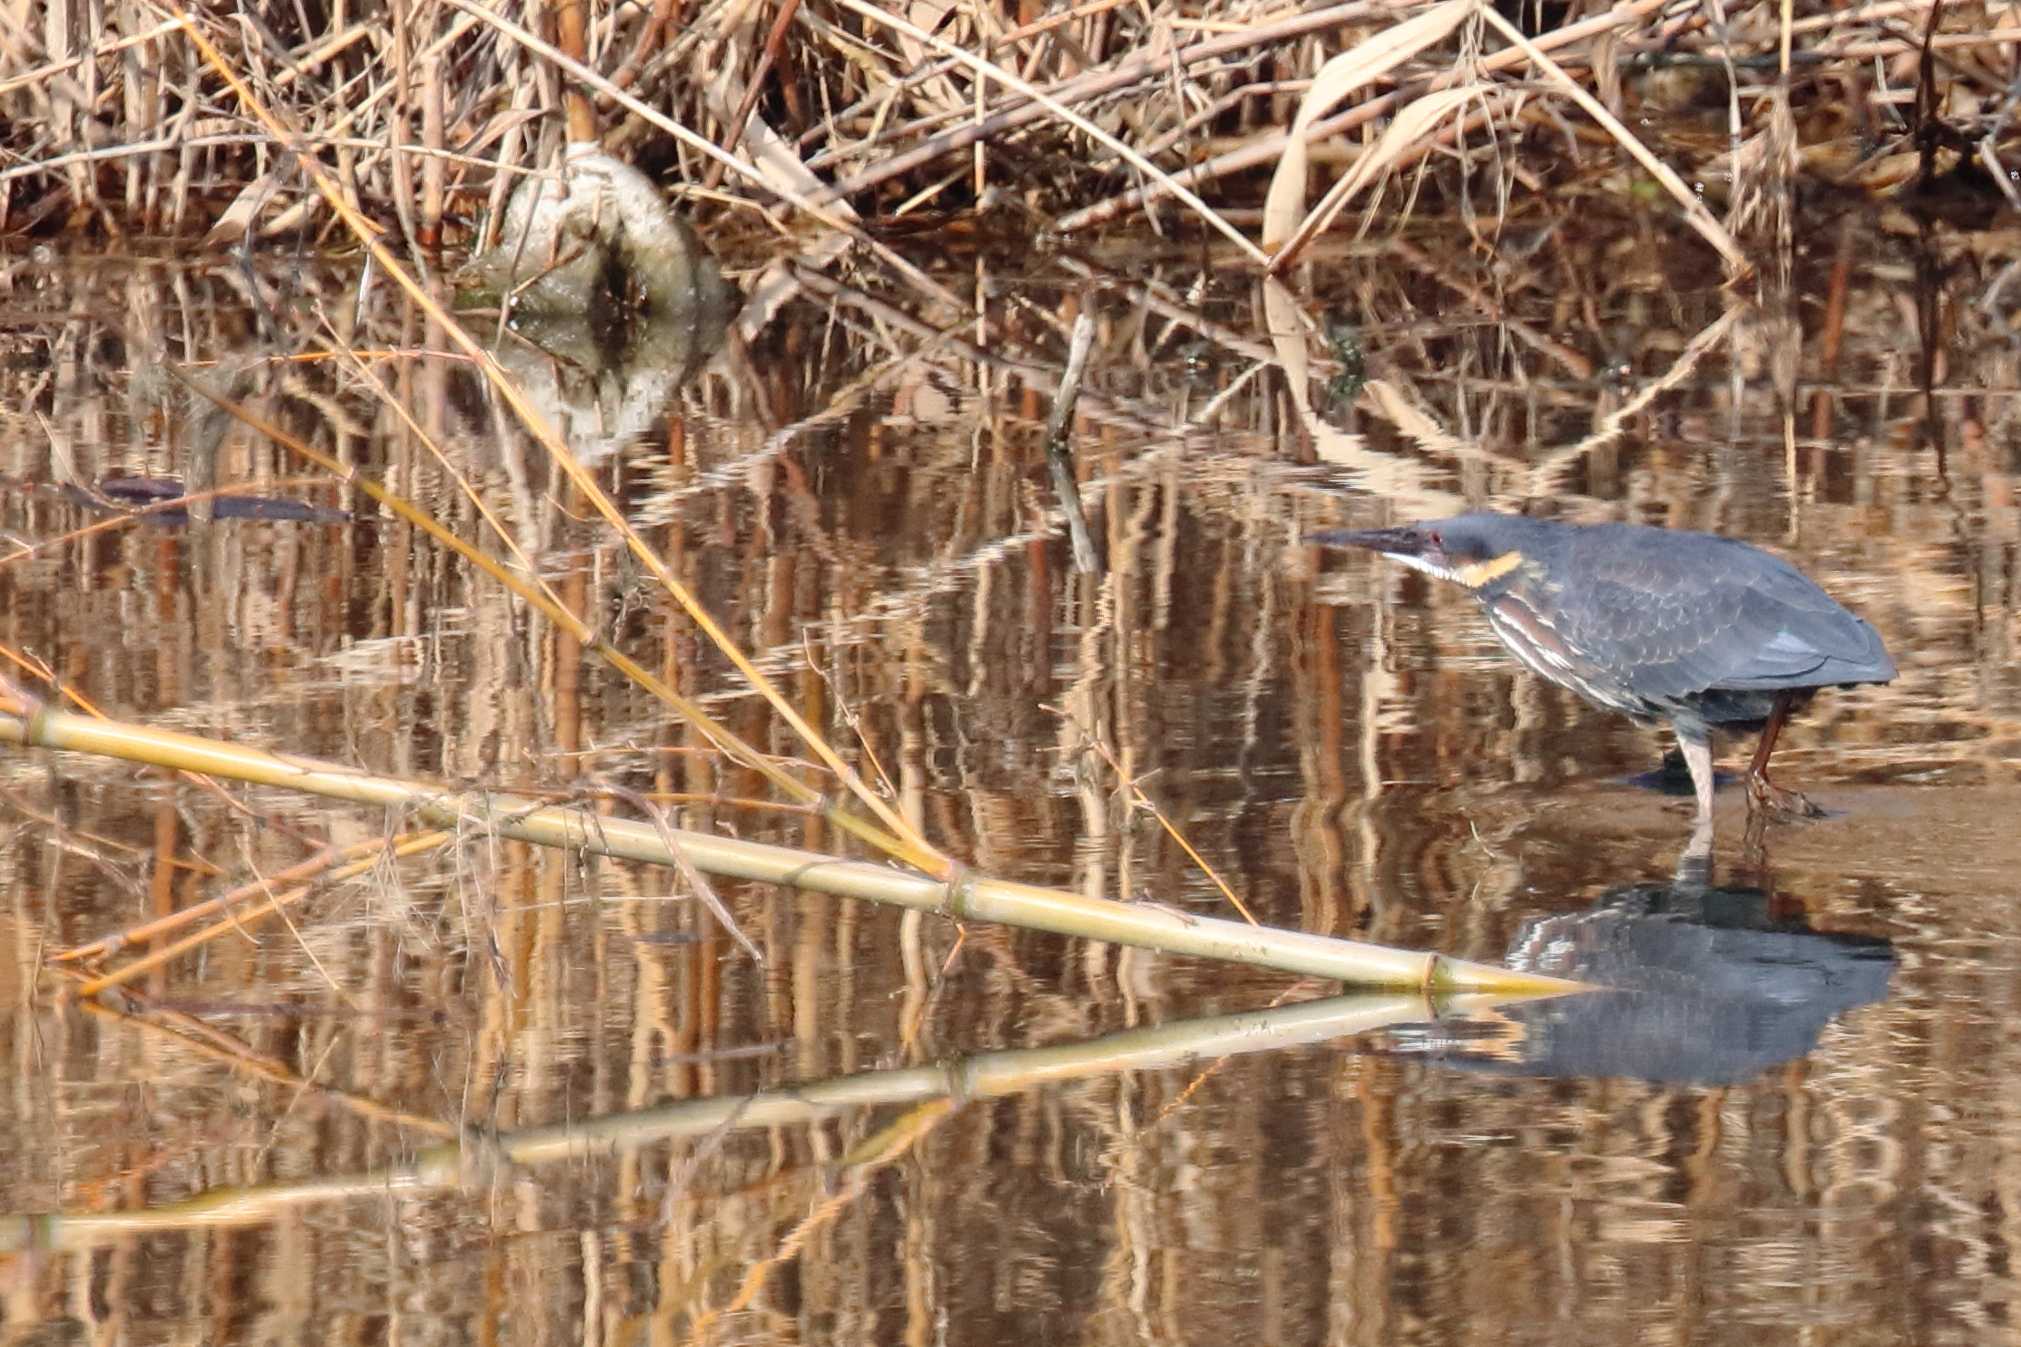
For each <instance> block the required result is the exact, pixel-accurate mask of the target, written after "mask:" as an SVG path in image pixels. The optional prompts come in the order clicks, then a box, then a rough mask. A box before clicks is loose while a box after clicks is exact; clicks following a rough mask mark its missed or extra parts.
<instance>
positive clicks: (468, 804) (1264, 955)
mask: <svg viewBox="0 0 2021 1347" xmlns="http://www.w3.org/2000/svg"><path fill="white" fill-rule="evenodd" d="M4 705H6V707H7V708H8V710H7V713H6V714H0V741H4V742H10V743H17V744H23V745H29V746H33V747H38V748H50V749H60V750H64V751H67V752H76V753H90V754H96V755H98V756H101V757H109V758H118V759H122V760H124V761H129V762H144V763H149V764H152V765H154V766H158V767H167V768H172V769H178V770H183V771H197V772H203V773H206V774H208V775H211V776H218V777H229V778H232V779H235V780H239V781H247V782H252V783H255V784H259V785H265V786H275V787H280V788H283V789H288V790H296V791H301V792H305V793H308V794H313V795H321V796H324V797H326V798H330V799H339V800H347V801H351V802H353V803H357V804H369V805H374V806H377V807H381V808H389V809H398V810H402V811H406V812H407V813H409V814H411V815H412V816H414V817H415V818H417V819H420V820H422V821H425V822H426V823H428V824H430V825H432V826H435V827H443V828H480V829H485V830H488V831H491V832H495V833H497V834H498V835H500V836H504V837H510V838H514V839H517V840H519V841H524V842H532V843H536V844H539V845H542V846H555V847H564V848H568V849H570V850H576V851H586V852H591V853H593V854H596V855H602V856H610V857H613V858H616V859H621V860H632V861H645V862H649V863H652V864H657V865H678V864H680V863H681V858H677V857H676V856H675V855H674V854H673V852H672V851H671V850H670V849H669V847H668V846H667V843H666V840H665V839H664V838H663V837H662V836H661V835H660V830H659V829H658V828H657V827H655V826H654V825H652V824H650V823H644V822H638V821H635V820H628V819H611V818H604V817H602V816H599V815H597V814H595V813H592V812H590V811H587V810H582V809H573V808H567V807H563V806H559V805H550V804H543V803H540V802H539V801H536V800H531V799H525V798H520V797H517V796H511V795H502V794H497V793H493V792H488V791H458V790H450V789H446V788H444V787H441V786H437V785H431V784H427V783H423V782H416V781H406V780H401V779H399V778H396V777H387V776H376V775H373V774H371V773H367V772H362V771H358V770H356V769H354V768H350V767H346V766H343V765H341V764H338V763H329V762H320V761H316V760H313V759H308V758H295V757H288V756H284V755H281V754H277V753H269V752H267V751H265V750H263V749H258V748H249V747H246V746H243V745H239V744H233V743H229V742H226V741H224V740H218V739H205V738H201V737H198V736H196V735H190V734H180V733H176V732H173V731H169V730H159V729H153V728H150V727H147V726H143V725H132V724H124V723H121V722H118V721H109V720H94V719H91V718H89V717H86V716H77V715H71V714H69V713H67V712H62V711H55V710H51V709H48V708H46V707H43V708H35V707H29V706H24V705H22V704H21V703H20V702H18V701H15V700H13V699H8V701H7V702H6V703H4ZM675 834H676V839H677V842H678V845H679V846H680V848H681V851H682V853H683V856H684V858H685V861H686V863H687V864H691V865H693V866H694V867H695V868H696V869H698V870H701V871H702V872H704V873H706V874H711V875H717V876H720V877H723V878H728V879H743V880H750V881H754V882H757V883H764V884H783V885H787V886H790V887H793V888H799V889H804V890H807V891H809V892H815V893H827V894H834V895H836V896H839V897H845V898H862V899H868V900H870V901H872V902H879V903H888V904H892V905H894V906H897V907H904V908H911V909H914V910H916V911H921V912H930V913H935V914H938V915H941V916H946V917H952V918H955V919H957V920H963V921H990V922H1000V923H1002V924H1004V925H1009V926H1018V927H1022V928H1025V929H1028V930H1037V931H1050V932H1052V933H1054V934H1057V935H1067V936H1075V937H1078V938H1081V939H1087V940H1105V941H1110V942H1113V943H1116V944H1122V945H1134V946H1137V947H1139V948H1143V949H1153V950H1159V951H1162V952H1164V953H1168V954H1187V955H1194V956H1197V957H1201V958H1209V959H1222V960H1228V961H1231V962H1235V963H1244V964H1250V965H1253V966H1256V967H1260V968H1274V969H1278V970H1281V971H1284V972H1290V973H1302V974H1306V975H1309V976H1313V977H1323V978H1331V979H1335V980H1338V981H1341V982H1345V983H1350V984H1353V985H1356V986H1367V987H1400V988H1413V989H1419V990H1422V991H1424V992H1426V993H1447V992H1461V991H1479V992H1491V993H1496V994H1513V995H1528V994H1554V993H1559V992H1570V991H1578V990H1582V989H1583V987H1582V984H1579V983H1574V982H1567V981H1564V980H1563V979H1559V978H1551V977H1543V976H1540V975H1537V974H1533V973H1525V972H1519V971H1515V970H1510V969H1504V968H1497V967H1494V966H1493V965H1490V964H1484V963H1476V962H1473V961H1470V960H1465V959H1453V958H1448V957H1446V956H1444V955H1441V954H1437V953H1432V952H1419V951H1412V950H1401V949H1392V948H1389V947H1387V946H1383V945H1373V944H1367V943H1364V942H1361V941H1352V940H1336V939H1333V938H1331V937H1328V936H1321V935H1312V934H1308V933H1306V932H1303V931H1285V930H1277V929H1274V928H1271V927H1263V926H1245V925H1243V924H1241V923H1239V922H1232V921H1223V920H1219V919H1216V918H1210V917H1194V916H1188V915H1186V914H1184V913H1181V912H1178V911H1175V910H1173V909H1170V908H1165V907H1160V906H1155V905H1151V904H1141V903H1140V904H1131V903H1119V902H1113V901H1110V900H1108V899H1104V898H1089V897H1085V896H1083V895H1081V894H1077V893H1070V892H1067V891H1066V890H1063V889H1046V888H1039V887H1036V886H1033V885H1028V884H1018V883H1013V882H1010V881H1007V880H999V879H989V878H984V877H982V876H978V875H974V874H971V873H968V872H965V871H964V872H959V873H956V874H955V875H953V876H952V877H950V878H949V879H946V880H938V879H932V878H929V877H927V876H925V875H921V874H916V873H911V872H908V871H903V870H897V869H893V868H891V867H889V866H884V865H872V864H867V863H864V862H861V861H848V860H841V859H838V858H836V857H834V856H827V855H822V854H820V853H818V852H811V851H798V850H794V849H791V848H788V847H778V846H770V845H766V844H763V843H758V842H746V841H741V840H738V839H735V838H729V837H719V836H716V835H714V834H711V833H699V832H689V831H685V830H675Z"/></svg>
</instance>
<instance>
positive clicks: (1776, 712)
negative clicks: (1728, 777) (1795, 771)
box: [1747, 692, 1825, 818]
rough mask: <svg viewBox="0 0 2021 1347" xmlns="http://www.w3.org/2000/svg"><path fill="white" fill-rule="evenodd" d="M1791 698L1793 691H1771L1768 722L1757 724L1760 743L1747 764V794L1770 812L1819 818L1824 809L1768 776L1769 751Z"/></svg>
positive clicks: (1793, 695) (1793, 696)
mask: <svg viewBox="0 0 2021 1347" xmlns="http://www.w3.org/2000/svg"><path fill="white" fill-rule="evenodd" d="M1795 700H1796V698H1795V694H1793V693H1789V692H1778V693H1777V694H1776V695H1775V708H1774V709H1773V710H1771V711H1770V712H1769V713H1768V723H1767V724H1766V725H1764V726H1762V728H1761V743H1760V744H1759V745H1758V746H1757V747H1756V748H1755V750H1754V761H1753V762H1751V763H1749V764H1748V765H1747V798H1748V800H1749V801H1750V802H1751V803H1752V804H1754V805H1755V806H1757V807H1759V808H1761V809H1765V810H1768V811H1769V812H1771V813H1776V814H1787V815H1790V816H1791V817H1794V818H1823V817H1824V813H1825V811H1824V810H1822V809H1820V808H1818V807H1817V806H1816V805H1814V804H1812V803H1811V802H1810V801H1809V800H1808V799H1806V798H1805V797H1804V796H1802V795H1800V794H1798V793H1797V792H1796V791H1793V790H1785V789H1783V788H1782V787H1781V786H1778V785H1776V784H1775V783H1774V782H1772V781H1770V780H1769V779H1768V758H1769V755H1770V754H1771V753H1773V752H1775V740H1776V736H1777V735H1779V734H1781V733H1782V723H1783V721H1785V720H1788V719H1789V708H1790V706H1791V705H1792V704H1793V703H1794V701H1795Z"/></svg>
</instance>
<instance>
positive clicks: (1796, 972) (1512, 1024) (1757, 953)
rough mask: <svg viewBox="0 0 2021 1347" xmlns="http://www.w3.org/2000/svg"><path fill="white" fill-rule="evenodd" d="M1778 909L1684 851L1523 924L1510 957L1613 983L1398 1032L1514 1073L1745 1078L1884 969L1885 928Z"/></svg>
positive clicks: (1535, 967) (1887, 973)
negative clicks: (1673, 864) (1861, 930)
mask: <svg viewBox="0 0 2021 1347" xmlns="http://www.w3.org/2000/svg"><path fill="white" fill-rule="evenodd" d="M1788 910H1789V909H1788V907H1787V905H1786V904H1778V903H1775V902H1774V901H1772V900H1771V897H1770V895H1769V893H1768V892H1767V891H1765V890H1763V889H1759V888H1747V887H1727V888H1722V887H1714V886H1712V885H1711V884H1710V883H1709V873H1708V870H1707V868H1706V866H1705V863H1704V860H1703V857H1702V856H1699V855H1695V854H1693V853H1692V852H1690V851H1687V853H1686V855H1685V858H1684V859H1683V860H1682V861H1681V862H1680V863H1679V865H1678V872H1677V877H1676V878H1675V879H1674V880H1673V881H1672V882H1670V883H1667V884H1665V883H1643V884H1629V885H1625V886H1623V887H1621V888H1617V889H1614V890H1612V891H1610V892H1609V893H1608V894H1606V896H1604V897H1603V898H1602V899H1601V900H1600V902H1599V903H1598V904H1597V905H1596V906H1594V907H1593V908H1591V909H1589V910H1587V911H1584V912H1576V913H1567V914H1560V915H1554V916H1545V917H1535V918H1532V919H1530V920H1529V921H1527V922H1525V923H1524V924H1523V926H1522V928H1521V930H1520V931H1519V932H1518V934H1517V937H1516V939H1515V941H1514V942H1513V944H1512V947H1511V948H1510V951H1509V958H1508V962H1509V965H1510V966H1511V967H1513V968H1520V969H1523V970H1526V971H1531V972H1539V973H1548V974H1551V975H1552V976H1554V977H1565V978H1574V979H1577V980H1580V981H1584V982H1590V983H1594V984H1596V985H1598V986H1600V987H1603V988H1606V989H1607V990H1605V991H1600V992H1596V993H1592V994H1590V995H1585V996H1570V997H1561V998H1559V999H1557V1000H1553V1001H1541V1002H1535V1003H1531V1004H1525V1005H1517V1006H1513V1007H1507V1008H1505V1009H1503V1010H1502V1011H1500V1012H1497V1014H1496V1016H1495V1017H1494V1018H1493V1019H1491V1020H1485V1021H1458V1022H1443V1023H1438V1024H1429V1025H1423V1026H1418V1027H1415V1028H1411V1029H1407V1030H1400V1031H1398V1032H1397V1033H1396V1035H1395V1036H1394V1038H1393V1040H1392V1047H1393V1049H1394V1050H1395V1051H1397V1052H1399V1053H1402V1054H1406V1055H1412V1056H1425V1057H1431V1058H1436V1059H1438V1060H1440V1061H1443V1062H1445V1063H1447V1064H1449V1065H1453V1066H1459V1067H1463V1068H1466V1069H1470V1070H1484V1071H1498V1072H1508V1073H1512V1074H1521V1075H1539V1076H1578V1077H1589V1076H1609V1077H1627V1078H1630V1079H1637V1080H1648V1081H1658V1082H1673V1083H1674V1082H1691V1083H1700V1084H1731V1083H1734V1082H1738V1081H1743V1080H1746V1079H1748V1078H1750V1077H1752V1076H1756V1075H1759V1074H1760V1073H1762V1072H1764V1071H1766V1070H1768V1069H1769V1068H1771V1067H1774V1066H1776V1065H1778V1064H1780V1063H1783V1062H1788V1061H1792V1060H1794V1059H1796V1058H1798V1057H1801V1056H1803V1055H1804V1054H1806V1053H1808V1052H1810V1051H1811V1050H1812V1049H1813V1048H1815V1047H1816V1046H1817V1042H1818V1038H1819V1036H1820V1035H1821V1034H1822V1033H1823V1032H1824V1029H1825V1027H1826V1026H1827V1025H1829V1024H1830V1023H1831V1022H1832V1021H1833V1020H1835V1019H1837V1018H1839V1017H1840V1016H1843V1015H1845V1014H1847V1013H1848V1012H1850V1011H1852V1010H1854V1009H1856V1008H1857V1007H1860V1006H1864V1005H1870V1004H1872V1003H1874V1002H1876V1001H1879V1000H1881V999H1882V998H1883V997H1885V996H1886V995H1887V991H1888V981H1889V978H1890V977H1891V976H1892V974H1893V973H1894V968H1895V955H1894V949H1893V947H1892V946H1891V945H1890V944H1889V943H1888V942H1887V941H1886V940H1882V939H1878V938H1875V937H1871V936H1862V935H1849V934H1839V933H1834V932H1824V931H1814V930H1811V929H1810V928H1809V927H1808V926H1806V925H1805V924H1804V922H1803V920H1802V919H1801V917H1791V916H1784V915H1781V913H1783V912H1786V911H1788Z"/></svg>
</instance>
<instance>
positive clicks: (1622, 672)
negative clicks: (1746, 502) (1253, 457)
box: [1309, 514, 1895, 827]
mask: <svg viewBox="0 0 2021 1347" xmlns="http://www.w3.org/2000/svg"><path fill="white" fill-rule="evenodd" d="M1309 541H1312V542H1317V543H1323V544H1326V545H1327V546H1331V547H1363V548H1367V549H1369V550H1371V551H1374V552H1380V553H1381V554H1382V555H1384V556H1386V557H1388V558H1390V559H1391V560H1392V561H1400V562H1402V563H1403V564H1404V565H1406V566H1410V567H1413V568H1414V569H1417V570H1420V571H1424V572H1425V573H1426V574H1428V575H1435V576H1437V577H1438V578H1439V579H1441V580H1450V581H1452V582H1454V583H1455V584H1459V585H1463V586H1465V587H1466V588H1467V589H1468V590H1469V591H1471V592H1472V593H1473V595H1474V597H1475V598H1477V599H1479V600H1480V601H1481V609H1482V611H1483V612H1484V613H1485V614H1486V615H1487V619H1488V625H1489V626H1490V627H1491V628H1492V629H1493V630H1494V633H1495V635H1496V637H1497V638H1499V639H1500V641H1501V643H1502V644H1503V645H1504V646H1507V647H1508V649H1509V653H1511V654H1513V655H1514V656H1515V657H1516V658H1517V659H1519V660H1521V661H1522V662H1523V663H1524V664H1525V665H1526V666H1528V667H1529V668H1530V669H1531V670H1533V671H1534V672H1536V673H1539V674H1542V675H1543V676H1544V677H1545V678H1548V679H1550V680H1551V681H1552V682H1553V683H1556V684H1558V685H1559V686H1561V687H1567V688H1570V689H1572V691H1574V692H1576V693H1578V694H1579V695H1580V696H1581V697H1583V698H1585V699H1586V700H1587V701H1589V702H1591V703H1592V704H1593V705H1595V706H1600V707H1605V708H1607V709H1608V710H1612V711H1621V712H1624V713H1626V714H1627V715H1629V716H1632V717H1634V718H1635V720H1636V721H1638V722H1640V723H1643V724H1649V723H1653V722H1655V721H1658V720H1668V721H1669V722H1670V725H1671V728H1672V729H1674V730H1675V731H1676V732H1677V745H1678V748H1679V749H1680V750H1682V752H1683V755H1684V762H1685V765H1686V766H1687V767H1688V768H1689V769H1690V771H1691V784H1692V786H1693V788H1694V789H1695V791H1696V793H1697V796H1698V821H1699V824H1700V826H1701V827H1703V826H1704V825H1705V824H1707V823H1709V822H1710V820H1711V817H1712V784H1713V780H1712V730H1713V728H1714V727H1715V726H1717V727H1719V728H1720V729H1734V730H1760V731H1761V743H1760V745H1759V746H1758V747H1757V748H1756V749H1755V753H1754V760H1753V762H1752V763H1751V764H1750V765H1749V767H1748V772H1747V786H1748V798H1749V802H1750V807H1753V806H1760V807H1763V808H1766V809H1769V810H1772V811H1775V812H1779V813H1786V814H1802V815H1809V816H1816V815H1817V814H1819V813H1820V812H1822V811H1820V810H1819V809H1818V808H1817V807H1816V806H1815V805H1813V804H1811V802H1810V801H1809V800H1807V799H1805V798H1804V797H1803V796H1802V795H1799V794H1798V793H1796V792H1795V791H1792V790H1785V789H1783V788H1781V787H1779V786H1776V785H1774V784H1772V783H1771V782H1770V781H1769V779H1768V759H1769V755H1770V754H1771V753H1773V752H1774V751H1775V740H1776V736H1777V735H1778V734H1779V733H1780V732H1781V730H1782V726H1783V722H1784V720H1786V719H1787V718H1788V716H1789V714H1790V713H1791V712H1792V711H1795V710H1798V709H1800V708H1802V707H1803V706H1804V705H1805V704H1807V703H1808V702H1809V701H1810V699H1811V698H1812V697H1814V696H1816V695H1817V692H1818V689H1820V688H1828V687H1845V686H1848V685H1850V684H1854V683H1886V682H1888V681H1890V680H1891V679H1893V678H1894V676H1895V663H1894V661H1893V660H1891V659H1889V658H1888V652H1887V649H1886V648H1885V647H1884V646H1883V645H1882V644H1881V638H1880V635H1879V634H1878V633H1877V632H1875V630H1874V629H1873V628H1872V627H1871V626H1869V625H1867V623H1866V622H1865V621H1864V620H1863V619H1861V618H1858V617H1855V616H1854V615H1853V614H1852V613H1850V612H1847V611H1846V610H1845V609H1844V608H1843V607H1841V606H1840V605H1839V604H1838V603H1837V602H1836V601H1834V600H1833V599H1832V597H1831V596H1830V595H1828V594H1826V593H1825V592H1824V591H1823V590H1822V589H1819V588H1818V587H1817V586H1816V585H1815V584H1813V583H1812V582H1811V581H1810V580H1809V579H1808V578H1807V577H1806V576H1805V575H1804V574H1803V573H1802V572H1801V571H1799V570H1797V569H1796V567H1794V566H1792V565H1790V564H1789V563H1788V562H1787V561H1784V560H1783V559H1782V558H1781V557H1778V556H1774V555H1772V554H1770V553H1768V552H1764V551H1762V550H1761V549H1760V548H1758V547H1752V546H1750V545H1748V544H1747V543H1742V542H1735V541H1733V540H1732V539H1730V538H1718V537H1714V536H1713V535H1711V534H1709V533H1685V532H1682V531H1678V530H1672V529H1659V528H1645V527H1642V526H1640V525H1636V524H1560V523H1554V522H1551V521H1549V520H1542V519H1525V518H1522V517H1520V516H1516V515H1498V514H1469V515H1460V516H1458V517H1457V518H1453V519H1434V520H1430V521H1428V522H1426V523H1422V524H1410V525H1406V526H1404V527H1402V528H1388V529H1370V530H1365V531H1361V532H1349V531H1345V530H1333V531H1329V532H1325V533H1316V534H1313V535H1312V537H1311V538H1310V540H1309Z"/></svg>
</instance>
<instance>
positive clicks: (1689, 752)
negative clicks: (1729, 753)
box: [1672, 722, 1712, 834]
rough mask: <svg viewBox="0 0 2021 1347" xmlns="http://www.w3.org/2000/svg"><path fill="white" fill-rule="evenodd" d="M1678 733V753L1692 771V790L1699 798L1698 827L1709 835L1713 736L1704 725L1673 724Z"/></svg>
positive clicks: (1710, 824) (1710, 825) (1710, 826)
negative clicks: (1682, 756)
mask: <svg viewBox="0 0 2021 1347" xmlns="http://www.w3.org/2000/svg"><path fill="white" fill-rule="evenodd" d="M1672 728H1674V729H1675V730H1676V731H1677V751H1678V752H1680V753H1682V754H1683V755H1684V765H1685V766H1686V767H1688V768H1690V769H1691V789H1692V790H1693V792H1694V793H1696V794H1697V796H1698V826H1699V828H1700V829H1701V830H1704V831H1706V832H1707V833H1708V834H1709V833H1710V831H1711V828H1712V736H1711V734H1710V733H1708V732H1707V730H1706V728H1705V726H1704V725H1703V724H1698V725H1693V726H1690V727H1688V728H1687V727H1686V726H1683V725H1678V724H1675V722H1673V724H1672Z"/></svg>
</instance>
